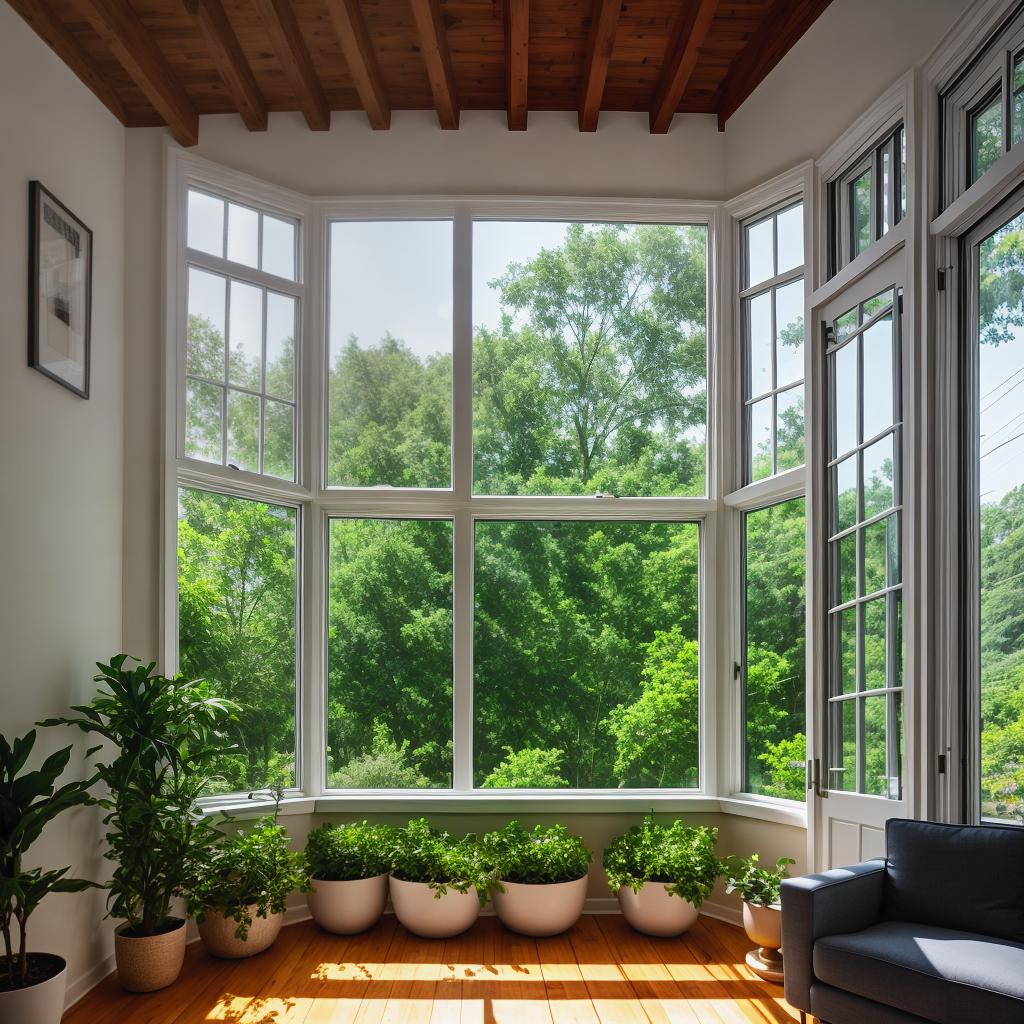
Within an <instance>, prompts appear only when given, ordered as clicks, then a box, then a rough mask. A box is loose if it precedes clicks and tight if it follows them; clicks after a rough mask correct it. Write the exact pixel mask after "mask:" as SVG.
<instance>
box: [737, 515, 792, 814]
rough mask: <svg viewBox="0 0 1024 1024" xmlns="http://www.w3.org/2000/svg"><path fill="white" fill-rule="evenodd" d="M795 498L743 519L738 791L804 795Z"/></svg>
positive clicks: (786, 796)
mask: <svg viewBox="0 0 1024 1024" xmlns="http://www.w3.org/2000/svg"><path fill="white" fill-rule="evenodd" d="M805 518H806V510H805V501H804V499H803V498H802V497H800V498H792V499H790V500H788V501H784V502H780V503H778V504H775V505H769V506H767V507H765V508H761V509H757V510H755V511H751V512H747V513H745V514H744V516H743V633H744V638H743V661H742V666H741V667H742V671H743V715H742V729H743V733H742V738H743V773H744V774H743V791H744V792H746V793H756V794H759V795H763V796H772V797H778V798H782V799H787V800H803V799H804V796H805V776H804V763H805V759H806V756H807V753H806V748H807V742H806V734H805V728H804V720H805V717H806V703H805V702H806V696H805V692H806V688H805V668H804V666H805V646H806V645H805V631H806V627H805V620H804V574H805V567H806V545H805Z"/></svg>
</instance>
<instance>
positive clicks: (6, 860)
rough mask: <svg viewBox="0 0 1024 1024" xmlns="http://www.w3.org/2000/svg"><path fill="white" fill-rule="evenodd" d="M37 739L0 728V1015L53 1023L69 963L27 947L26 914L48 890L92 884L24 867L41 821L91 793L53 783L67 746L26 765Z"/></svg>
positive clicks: (26, 1023)
mask: <svg viewBox="0 0 1024 1024" xmlns="http://www.w3.org/2000/svg"><path fill="white" fill-rule="evenodd" d="M35 742H36V733H35V730H32V731H31V732H28V733H26V734H25V735H24V736H22V737H15V738H14V741H13V742H11V743H9V742H8V741H7V738H6V737H5V736H3V735H2V734H0V931H2V932H3V937H4V955H3V956H2V957H0V1020H3V1021H17V1022H18V1024H58V1021H59V1020H60V1018H61V1014H62V1013H63V1012H64V991H65V988H66V987H67V963H66V962H65V960H64V958H63V957H59V956H57V955H56V954H54V953H30V952H29V951H28V939H27V933H28V919H29V917H31V915H32V912H33V911H34V910H35V909H36V907H38V906H39V903H40V902H41V901H42V899H43V897H45V896H48V895H49V894H50V893H51V892H81V891H82V890H83V889H88V888H90V887H92V886H95V885H96V883H95V882H88V881H86V880H85V879H83V878H68V877H67V873H68V871H70V870H71V869H70V868H54V869H51V870H49V871H44V870H43V869H42V868H26V867H25V864H24V857H25V854H26V852H27V851H28V849H29V847H30V846H31V845H32V844H33V843H34V842H35V841H36V840H37V839H38V838H39V834H40V833H41V832H42V830H43V826H44V825H46V824H47V823H48V822H50V821H52V820H53V819H54V818H55V817H57V815H58V814H60V813H61V811H65V810H67V809H68V808H69V807H80V806H82V805H84V804H89V803H92V802H93V801H92V800H91V798H90V797H89V793H88V790H89V787H90V786H91V785H92V781H93V780H89V781H87V782H68V783H66V784H65V785H63V786H61V787H60V788H58V787H57V779H58V778H60V776H61V774H62V773H63V771H64V769H65V768H66V767H67V764H68V761H69V760H70V758H71V747H64V748H63V749H61V750H58V751H57V752H56V753H54V754H51V755H50V756H49V757H48V758H46V760H45V761H44V762H43V764H42V765H41V767H39V768H38V769H37V770H35V771H26V770H25V765H26V764H27V763H28V759H29V755H30V754H31V753H32V748H33V747H34V746H35Z"/></svg>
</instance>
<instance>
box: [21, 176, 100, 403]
mask: <svg viewBox="0 0 1024 1024" xmlns="http://www.w3.org/2000/svg"><path fill="white" fill-rule="evenodd" d="M28 217H29V232H28V238H29V245H28V257H29V275H28V365H29V366H30V367H32V368H33V369H34V370H38V371H39V372H40V373H42V374H43V375H45V376H47V377H49V378H50V379H51V380H54V381H56V382H57V383H58V384H61V385H63V386H64V387H66V388H67V389H68V390H69V391H72V392H74V394H76V395H78V396H79V397H80V398H84V399H88V397H89V377H90V368H91V355H92V253H93V248H92V242H93V239H92V231H91V229H90V228H89V227H87V226H86V225H85V223H83V221H82V220H81V219H80V218H78V217H77V216H75V214H74V213H72V211H71V210H70V209H68V207H67V206H65V205H64V203H62V202H61V201H60V200H59V199H58V198H57V197H56V196H55V195H54V194H53V193H52V192H50V191H49V190H48V189H47V188H45V187H44V186H43V185H42V183H41V182H38V181H30V182H29V205H28Z"/></svg>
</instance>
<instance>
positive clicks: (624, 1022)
mask: <svg viewBox="0 0 1024 1024" xmlns="http://www.w3.org/2000/svg"><path fill="white" fill-rule="evenodd" d="M569 940H570V941H571V942H572V948H573V951H574V952H575V953H576V962H577V963H578V964H579V966H580V970H581V971H582V972H583V977H584V979H585V981H586V983H587V991H588V992H589V993H590V998H591V999H592V1000H593V1003H594V1009H595V1010H596V1011H597V1017H598V1020H599V1021H601V1024H648V1022H649V1021H650V1017H648V1016H647V1013H646V1012H645V1010H644V1008H643V1007H642V1006H641V1005H640V1001H639V999H638V997H637V994H636V990H635V989H634V988H633V986H632V985H631V984H630V983H629V981H628V980H627V979H626V976H625V975H624V974H623V973H622V969H621V968H620V967H619V964H618V960H617V958H616V957H615V955H614V954H613V952H612V951H611V949H609V947H608V944H607V942H605V938H604V935H603V934H602V932H601V928H600V926H599V925H598V923H597V921H596V920H595V919H594V917H593V916H587V915H584V916H583V917H581V918H580V919H579V921H578V922H577V923H576V926H575V927H574V928H573V930H572V931H571V932H570V933H569Z"/></svg>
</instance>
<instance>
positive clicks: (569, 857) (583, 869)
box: [480, 821, 593, 885]
mask: <svg viewBox="0 0 1024 1024" xmlns="http://www.w3.org/2000/svg"><path fill="white" fill-rule="evenodd" d="M480 849H481V852H482V854H483V857H484V860H485V861H486V862H487V864H488V866H489V867H490V868H491V870H492V871H493V873H494V877H495V879H496V884H498V885H500V884H501V882H520V883H525V884H527V885H548V884H551V883H554V882H572V881H574V880H575V879H577V878H582V877H583V876H584V875H585V874H586V873H587V871H588V870H589V868H590V861H591V859H592V858H593V854H592V853H591V852H590V850H588V849H587V845H586V843H584V842H583V840H582V839H581V838H580V837H579V836H575V835H573V834H572V833H571V832H570V831H569V830H568V829H567V828H566V827H565V826H564V825H552V826H550V827H549V828H545V827H544V826H543V825H537V826H536V827H535V828H533V829H532V830H527V829H525V828H523V826H522V825H521V824H520V823H519V822H518V821H510V822H509V823H508V824H507V825H506V826H505V827H504V828H502V829H499V830H498V831H496V832H488V833H486V834H485V835H483V836H481V837H480Z"/></svg>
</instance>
